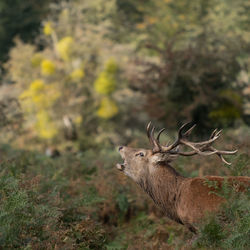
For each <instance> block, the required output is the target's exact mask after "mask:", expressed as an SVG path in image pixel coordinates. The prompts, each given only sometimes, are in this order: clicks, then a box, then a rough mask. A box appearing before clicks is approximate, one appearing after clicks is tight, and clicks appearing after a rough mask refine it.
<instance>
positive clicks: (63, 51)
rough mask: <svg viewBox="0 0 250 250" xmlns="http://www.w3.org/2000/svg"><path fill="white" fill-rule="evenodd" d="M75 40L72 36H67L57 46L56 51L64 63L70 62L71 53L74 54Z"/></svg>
mask: <svg viewBox="0 0 250 250" xmlns="http://www.w3.org/2000/svg"><path fill="white" fill-rule="evenodd" d="M73 43H74V40H73V38H72V37H71V36H66V37H64V38H62V39H61V40H60V41H59V42H58V43H57V44H56V49H57V51H58V53H59V55H60V57H61V58H62V59H63V60H64V61H69V59H70V56H71V53H72V45H73Z"/></svg>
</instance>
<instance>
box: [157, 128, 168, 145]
mask: <svg viewBox="0 0 250 250" xmlns="http://www.w3.org/2000/svg"><path fill="white" fill-rule="evenodd" d="M164 130H166V129H165V128H162V129H161V130H160V131H159V132H158V135H157V137H156V140H157V142H159V143H160V136H161V133H162V132H163V131H164Z"/></svg>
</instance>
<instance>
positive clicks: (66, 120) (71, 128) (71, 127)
mask: <svg viewBox="0 0 250 250" xmlns="http://www.w3.org/2000/svg"><path fill="white" fill-rule="evenodd" d="M63 125H64V137H65V139H66V140H70V141H75V140H77V132H76V127H75V124H74V123H73V121H72V119H71V118H70V117H69V116H67V115H64V116H63Z"/></svg>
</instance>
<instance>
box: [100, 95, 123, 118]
mask: <svg viewBox="0 0 250 250" xmlns="http://www.w3.org/2000/svg"><path fill="white" fill-rule="evenodd" d="M117 113H118V107H117V105H116V103H115V102H114V101H112V100H111V99H109V98H108V97H104V98H103V99H102V101H101V104H100V107H99V109H98V111H97V115H98V116H99V117H101V118H104V119H110V118H112V117H113V116H115V115H116V114H117Z"/></svg>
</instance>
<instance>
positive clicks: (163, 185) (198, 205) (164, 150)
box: [117, 123, 250, 233]
mask: <svg viewBox="0 0 250 250" xmlns="http://www.w3.org/2000/svg"><path fill="white" fill-rule="evenodd" d="M194 127H195V125H193V126H191V124H190V123H186V124H184V125H183V126H182V127H181V128H180V129H179V131H178V137H177V139H176V140H175V142H174V143H173V144H171V145H168V146H162V145H161V144H160V135H161V133H162V132H163V131H164V130H165V128H163V129H161V130H160V131H159V133H158V135H157V137H156V138H155V136H154V132H155V127H152V125H151V123H149V124H148V126H147V135H148V138H149V141H150V143H151V145H152V146H153V148H152V149H144V148H130V147H125V146H120V147H119V152H120V155H121V157H122V159H123V160H124V163H122V164H117V168H118V170H120V171H122V172H123V173H124V174H125V175H127V176H129V177H130V178H132V179H133V180H134V181H135V182H136V183H137V184H138V185H139V186H140V187H141V188H142V189H143V190H144V191H145V192H146V193H148V194H149V196H150V197H151V198H152V199H153V201H154V203H155V204H156V205H157V206H159V207H160V208H161V209H162V210H163V212H164V213H165V215H166V216H168V217H169V218H170V219H172V220H174V221H176V222H178V223H180V224H183V225H185V226H187V227H188V228H189V230H190V231H192V232H194V233H196V232H197V226H196V225H197V223H200V222H201V221H202V217H203V216H205V214H206V213H207V212H211V211H217V210H218V209H219V207H220V205H221V204H222V203H223V202H224V201H225V199H224V198H222V197H220V196H218V195H216V194H215V193H214V192H211V191H215V189H214V188H213V187H211V186H210V185H208V184H207V183H208V181H213V182H216V183H217V186H218V188H221V187H222V185H223V182H224V181H225V180H227V181H228V183H229V184H230V185H237V187H238V188H237V189H238V191H244V190H245V188H246V186H249V184H250V177H247V176H238V177H234V176H231V177H230V176H229V177H220V176H205V177H195V178H185V177H183V176H182V175H181V174H179V173H178V172H177V171H176V170H175V169H174V168H172V167H171V166H170V162H172V161H173V160H174V159H176V158H177V157H178V156H179V155H181V156H193V155H197V154H198V155H201V156H210V155H217V156H218V157H219V158H220V159H221V160H222V161H223V162H224V163H226V164H230V163H229V162H227V161H226V160H225V158H224V155H232V154H235V153H236V152H237V150H235V151H224V150H217V149H215V148H214V147H213V146H212V144H213V143H214V142H215V141H216V140H217V139H218V138H219V137H220V135H221V132H222V131H221V130H220V131H218V130H217V129H216V130H214V131H213V133H212V134H211V136H210V138H209V139H208V140H206V141H200V142H191V141H189V140H188V139H187V138H188V136H189V135H190V133H191V132H192V130H193V129H194ZM181 146H186V147H188V148H191V151H180V147H181Z"/></svg>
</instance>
